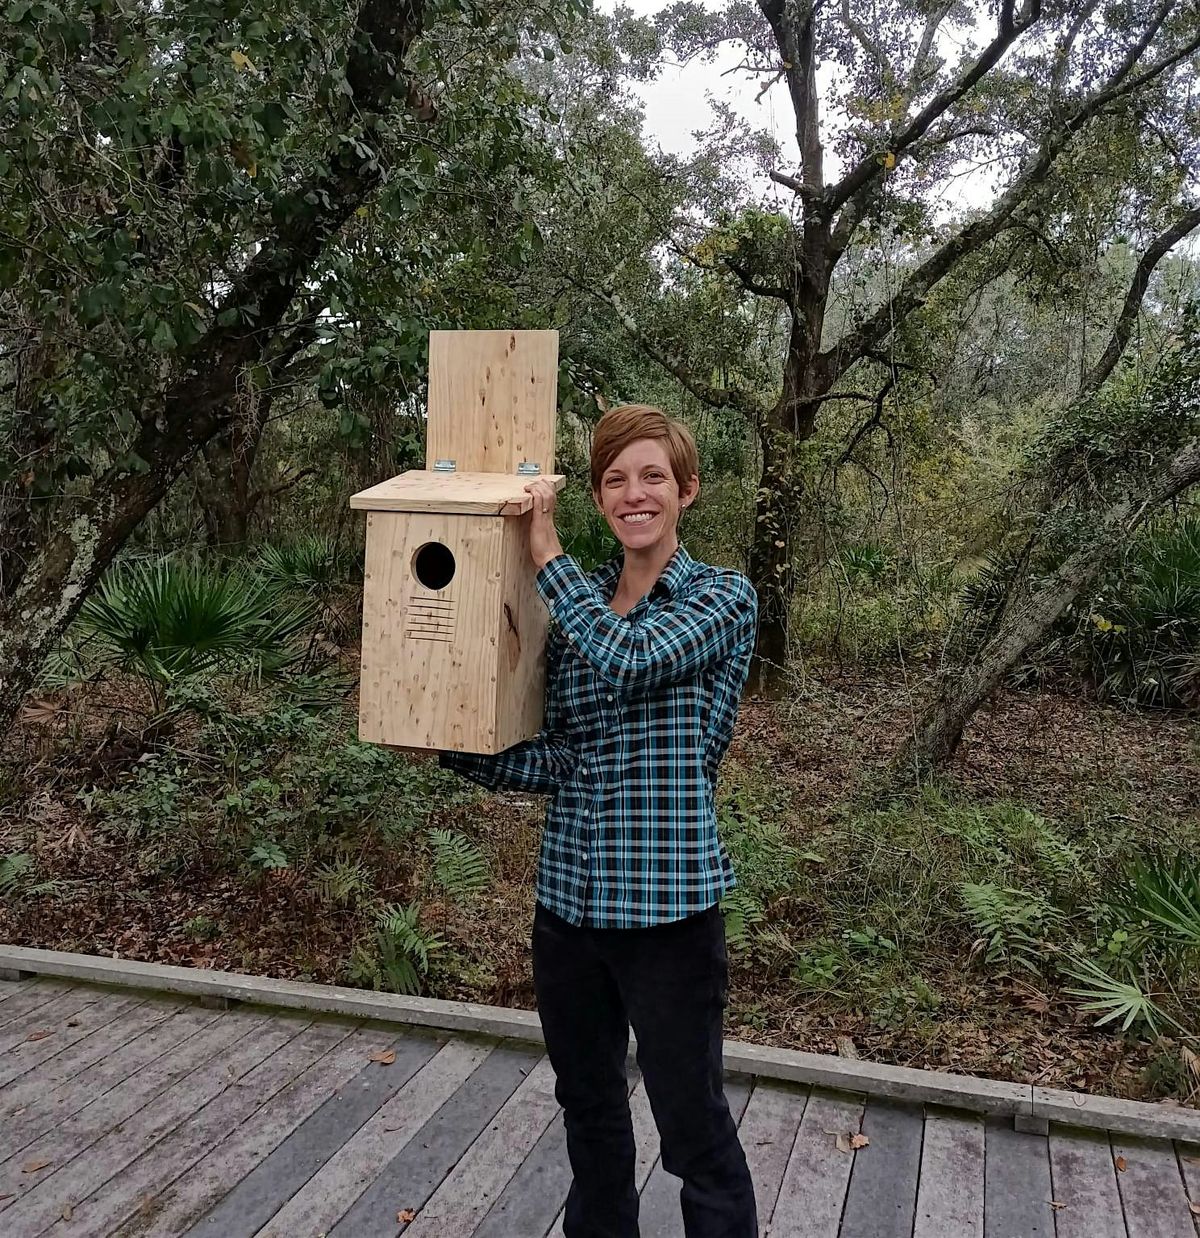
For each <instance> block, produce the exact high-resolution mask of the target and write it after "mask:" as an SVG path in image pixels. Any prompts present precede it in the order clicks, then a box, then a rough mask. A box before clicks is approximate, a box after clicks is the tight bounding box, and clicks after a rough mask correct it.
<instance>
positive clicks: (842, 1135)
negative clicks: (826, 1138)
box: [833, 1131, 850, 1152]
mask: <svg viewBox="0 0 1200 1238" xmlns="http://www.w3.org/2000/svg"><path fill="white" fill-rule="evenodd" d="M833 1142H834V1143H835V1144H836V1145H837V1150H838V1151H839V1152H849V1151H850V1136H849V1135H847V1134H846V1132H845V1131H838V1133H837V1136H836V1137H835V1138H834V1141H833Z"/></svg>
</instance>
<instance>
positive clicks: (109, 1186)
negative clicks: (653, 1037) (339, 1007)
mask: <svg viewBox="0 0 1200 1238" xmlns="http://www.w3.org/2000/svg"><path fill="white" fill-rule="evenodd" d="M553 1083H554V1081H553V1077H552V1074H551V1072H550V1069H549V1066H548V1063H547V1062H546V1060H545V1058H544V1057H543V1056H542V1054H541V1053H540V1051H539V1049H538V1047H537V1046H535V1045H531V1044H529V1043H521V1042H517V1041H503V1040H501V1041H498V1040H495V1039H487V1038H482V1037H472V1036H465V1035H459V1034H454V1033H449V1032H433V1031H422V1030H418V1029H412V1028H398V1027H396V1026H395V1025H391V1026H387V1025H383V1024H379V1023H366V1022H362V1021H358V1022H356V1021H354V1020H350V1019H340V1018H332V1017H323V1016H318V1017H312V1016H306V1015H297V1014H294V1013H288V1014H284V1013H279V1012H278V1011H272V1010H267V1009H264V1008H257V1007H251V1006H243V1007H235V1008H233V1009H230V1010H215V1009H209V1008H205V1007H203V1006H201V1005H199V1004H197V1003H195V1002H192V1001H189V1000H187V999H180V998H168V997H160V996H149V995H146V994H145V993H143V992H138V991H133V990H114V989H105V988H98V987H91V986H87V985H80V984H75V983H72V982H69V981H56V980H46V979H36V980H24V981H20V982H17V983H4V982H0V1235H3V1236H4V1238H36V1236H37V1235H40V1234H53V1235H80V1236H82V1235H88V1236H89V1238H90V1236H92V1235H96V1236H99V1235H110V1234H111V1235H121V1236H123V1238H133V1236H134V1235H180V1234H188V1235H212V1236H213V1238H241V1236H245V1238H249V1236H250V1235H259V1236H260V1238H316V1236H317V1235H328V1236H329V1238H334V1236H336V1238H375V1236H376V1235H393V1234H399V1233H402V1232H403V1233H407V1234H409V1235H410V1236H412V1238H455V1236H461V1238H466V1236H467V1235H476V1238H539V1236H541V1235H546V1234H556V1233H557V1234H561V1213H560V1210H561V1207H562V1203H563V1200H564V1198H565V1196H566V1191H567V1186H568V1183H569V1180H570V1171H569V1168H568V1165H567V1160H566V1152H565V1148H564V1142H563V1129H562V1121H561V1119H560V1117H559V1113H558V1108H557V1106H556V1104H555V1101H554V1094H553ZM729 1099H730V1103H731V1105H732V1106H733V1108H734V1110H735V1111H736V1113H737V1116H738V1118H739V1122H740V1127H741V1133H742V1141H743V1144H744V1146H745V1148H746V1153H747V1155H748V1157H749V1159H750V1162H751V1167H752V1169H753V1172H754V1179H755V1184H756V1188H757V1192H758V1199H759V1211H760V1219H761V1223H762V1232H763V1233H764V1234H766V1233H770V1234H773V1235H780V1236H784V1238H792V1236H795V1238H1025V1236H1026V1235H1029V1236H1031V1238H1042V1236H1047V1238H1049V1236H1056V1238H1197V1233H1198V1232H1200V1231H1198V1228H1197V1218H1196V1217H1195V1216H1193V1214H1192V1211H1191V1210H1190V1208H1189V1203H1188V1193H1189V1191H1190V1194H1191V1198H1192V1199H1194V1200H1196V1201H1198V1202H1200V1148H1190V1147H1187V1146H1177V1145H1173V1144H1171V1143H1169V1142H1167V1141H1163V1140H1144V1139H1133V1138H1124V1137H1120V1136H1116V1135H1113V1136H1108V1135H1103V1134H1098V1133H1095V1132H1086V1131H1082V1130H1075V1129H1071V1128H1060V1127H1051V1130H1050V1135H1049V1137H1047V1136H1045V1135H1041V1136H1039V1135H1031V1134H1019V1133H1017V1132H1016V1131H1014V1130H1013V1128H1012V1123H1011V1120H1010V1121H1008V1122H1004V1121H1002V1120H1000V1119H995V1120H992V1119H984V1118H981V1117H979V1116H976V1115H972V1114H968V1113H963V1112H956V1111H951V1110H935V1109H933V1108H928V1109H926V1110H925V1111H924V1112H923V1111H922V1109H921V1108H920V1107H919V1106H915V1105H906V1104H899V1103H889V1102H884V1101H879V1100H876V1099H870V1100H866V1099H864V1098H863V1097H860V1096H852V1095H846V1094H839V1093H835V1092H826V1091H822V1090H820V1089H808V1088H803V1087H799V1086H792V1085H788V1084H781V1083H777V1082H772V1081H768V1080H764V1079H757V1080H756V1079H751V1078H749V1077H746V1076H731V1077H730V1080H729ZM630 1103H631V1109H632V1112H633V1117H634V1124H635V1128H636V1133H637V1142H638V1164H637V1173H638V1182H639V1186H640V1187H641V1192H642V1229H641V1232H642V1235H643V1238H656V1236H658V1235H682V1232H683V1228H682V1223H681V1221H680V1215H679V1203H678V1180H677V1179H674V1178H672V1177H671V1176H670V1175H668V1174H667V1173H666V1172H665V1171H664V1170H663V1169H662V1166H661V1164H660V1163H659V1161H658V1156H657V1139H656V1137H655V1134H654V1125H653V1121H652V1119H651V1116H650V1111H649V1107H648V1105H647V1102H646V1094H645V1089H644V1087H643V1086H641V1085H640V1084H637V1085H636V1086H634V1087H633V1090H632V1094H631V1097H630ZM860 1132H861V1134H863V1135H865V1136H866V1137H867V1139H868V1140H869V1143H868V1144H867V1145H866V1146H863V1147H861V1148H858V1149H855V1148H853V1147H851V1146H850V1142H851V1137H852V1136H853V1135H856V1134H859V1133H860ZM856 1142H858V1141H856Z"/></svg>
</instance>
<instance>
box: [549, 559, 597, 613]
mask: <svg viewBox="0 0 1200 1238" xmlns="http://www.w3.org/2000/svg"><path fill="white" fill-rule="evenodd" d="M535 583H536V585H537V591H538V595H539V596H540V597H541V599H542V601H543V602H545V603H546V609H547V610H549V611H550V613H551V614H553V613H554V606H555V603H557V602H566V601H569V600H571V599H573V598H578V597H580V596H586V595H588V594H591V593H593V592H594V591H595V585H593V584H592V582H591V581H590V580H589V579H588V576H587V573H586V572H585V571H584V570H583V568H581V567H580V566H579V564H578V563H576V562H575V560H574V559H572V558H571V556H570V555H568V554H561V555H555V557H554V558H553V559H551V560H550V562H549V563H547V564H545V566H544V567H542V568H541V570H540V571H539V572H538V574H537V580H536V582H535Z"/></svg>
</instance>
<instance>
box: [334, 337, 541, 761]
mask: <svg viewBox="0 0 1200 1238" xmlns="http://www.w3.org/2000/svg"><path fill="white" fill-rule="evenodd" d="M557 400H558V332H557V331H433V332H431V333H430V337H429V424H428V429H427V434H426V452H425V468H424V469H413V470H411V471H409V472H407V473H402V474H401V475H400V476H399V477H393V478H391V479H390V480H388V481H385V482H381V483H380V484H379V485H377V486H372V487H371V488H370V489H369V490H362V491H360V492H359V493H358V494H356V495H354V496H353V497H352V498H351V500H350V506H351V507H353V508H357V509H359V510H361V511H365V512H366V513H367V558H366V580H365V584H364V589H363V632H362V682H361V687H360V691H359V708H358V733H359V737H360V738H361V739H364V740H368V741H371V742H373V743H378V744H390V745H394V746H398V747H406V748H436V749H446V750H451V751H458V752H484V753H495V752H501V751H503V750H504V749H505V748H508V747H510V746H511V745H513V744H515V743H519V742H520V741H521V740H524V739H529V738H531V737H532V736H534V735H535V734H537V731H538V729H539V728H540V726H541V724H542V693H543V685H544V655H545V645H546V625H547V618H548V617H547V613H546V607H545V605H544V604H543V602H542V600H541V598H539V597H538V595H537V592H536V590H535V588H534V578H535V576H536V570H535V568H534V565H533V561H532V560H531V559H530V557H529V533H528V528H527V524H528V522H527V521H525V520H521V519H518V517H520V516H521V515H523V514H524V513H525V512H527V511H528V510H529V508H530V506H531V502H532V500H531V496H530V495H528V494H526V493H525V486H526V485H527V484H528V483H529V482H530V481H532V480H533V479H534V478H535V477H547V478H549V479H550V480H552V481H553V482H554V484H555V485H556V487H559V488H561V486H562V484H563V478H562V477H560V476H557V475H556V474H555V473H554V424H555V408H556V405H557Z"/></svg>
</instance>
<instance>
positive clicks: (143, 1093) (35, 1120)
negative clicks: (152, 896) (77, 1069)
mask: <svg viewBox="0 0 1200 1238" xmlns="http://www.w3.org/2000/svg"><path fill="white" fill-rule="evenodd" d="M220 1018H221V1016H218V1015H217V1014H216V1013H215V1012H213V1011H210V1010H200V1009H196V1008H192V1009H188V1008H185V1009H183V1010H180V1011H178V1013H176V1014H174V1015H172V1016H171V1017H170V1018H169V1019H164V1020H163V1021H162V1022H161V1023H155V1024H153V1025H151V1026H150V1027H149V1028H148V1029H147V1030H146V1031H144V1032H142V1033H141V1034H140V1035H138V1036H137V1037H136V1038H135V1039H134V1040H133V1041H131V1042H130V1043H128V1044H126V1045H123V1046H121V1048H120V1049H119V1050H118V1051H117V1052H116V1053H113V1054H112V1055H111V1056H109V1057H107V1058H104V1059H102V1060H101V1061H99V1062H97V1063H95V1065H94V1066H93V1067H92V1068H91V1069H89V1070H85V1071H83V1072H81V1073H80V1074H79V1075H78V1076H76V1077H75V1078H68V1079H66V1080H64V1081H63V1082H62V1083H60V1084H59V1085H58V1087H56V1088H54V1089H53V1090H50V1091H47V1092H46V1093H45V1094H44V1095H42V1096H35V1097H33V1098H32V1099H29V1100H28V1101H26V1102H24V1103H23V1105H22V1107H21V1108H19V1109H17V1110H15V1111H14V1112H13V1113H12V1114H11V1115H9V1116H7V1117H6V1118H5V1120H4V1122H3V1123H2V1124H0V1156H3V1157H4V1158H5V1160H4V1161H3V1162H0V1194H3V1193H4V1191H5V1189H6V1188H5V1187H4V1186H3V1185H2V1183H3V1182H4V1180H5V1179H4V1174H5V1171H6V1167H9V1166H10V1165H11V1162H12V1161H13V1160H14V1159H15V1158H16V1157H17V1156H18V1155H20V1157H21V1159H22V1160H28V1159H29V1157H30V1156H32V1155H33V1153H32V1152H31V1153H29V1154H28V1155H26V1153H25V1150H26V1149H27V1148H29V1147H30V1146H31V1145H33V1144H34V1143H35V1141H37V1140H39V1139H42V1138H45V1137H47V1136H49V1135H51V1134H52V1133H54V1132H59V1133H61V1132H63V1131H65V1130H66V1129H67V1128H68V1127H69V1126H70V1124H71V1123H78V1122H81V1121H82V1122H86V1123H88V1124H89V1125H91V1126H92V1127H103V1130H101V1132H100V1133H103V1131H104V1130H108V1129H110V1128H111V1127H113V1126H116V1125H117V1123H119V1122H122V1121H124V1120H125V1119H127V1118H129V1117H130V1116H132V1115H133V1114H134V1113H136V1112H137V1110H138V1109H139V1108H141V1106H142V1105H144V1104H146V1103H147V1101H148V1100H149V1099H151V1098H152V1097H153V1096H155V1095H156V1094H157V1093H158V1092H159V1091H161V1090H162V1089H163V1088H166V1087H169V1086H170V1083H171V1081H172V1078H173V1071H178V1070H182V1071H183V1072H184V1073H186V1072H187V1071H188V1070H190V1069H191V1065H192V1064H193V1063H194V1061H199V1060H203V1057H204V1056H206V1055H211V1054H212V1053H215V1052H217V1051H219V1050H220V1049H221V1048H222V1047H223V1046H224V1045H225V1044H226V1043H228V1041H229V1040H230V1039H231V1037H233V1036H234V1035H235V1033H237V1029H236V1028H235V1026H234V1024H233V1023H229V1024H224V1025H222V1026H220V1027H218V1026H217V1024H218V1022H219V1019H220ZM237 1034H240V1033H237ZM197 1055H199V1056H197ZM105 1123H107V1125H105Z"/></svg>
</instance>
